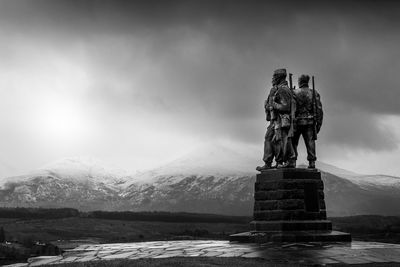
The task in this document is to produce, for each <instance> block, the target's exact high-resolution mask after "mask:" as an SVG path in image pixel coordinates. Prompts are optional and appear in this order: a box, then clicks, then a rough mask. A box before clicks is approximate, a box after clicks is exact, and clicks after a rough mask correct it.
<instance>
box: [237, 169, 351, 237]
mask: <svg viewBox="0 0 400 267" xmlns="http://www.w3.org/2000/svg"><path fill="white" fill-rule="evenodd" d="M254 200H255V201H254V213H253V219H254V220H253V221H252V222H251V223H250V226H251V229H252V231H250V232H245V233H240V234H235V235H231V236H230V240H231V241H239V242H256V243H265V242H351V235H350V234H347V233H342V232H337V231H332V223H331V222H330V221H329V220H327V218H326V206H325V196H324V183H323V181H322V179H321V173H320V172H319V171H318V170H316V169H270V170H266V171H263V172H261V173H260V174H257V178H256V183H255V186H254Z"/></svg>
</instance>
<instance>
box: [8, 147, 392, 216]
mask: <svg viewBox="0 0 400 267" xmlns="http://www.w3.org/2000/svg"><path fill="white" fill-rule="evenodd" d="M259 155H260V152H259V151H257V150H256V149H251V148H246V149H243V148H242V147H241V148H238V147H234V146H231V145H230V146H227V145H221V144H208V145H205V146H202V147H199V148H197V149H194V150H193V151H192V152H190V153H188V154H187V155H185V156H183V157H181V158H179V159H176V160H174V161H172V162H170V163H169V164H165V165H163V166H159V167H156V168H154V169H151V170H148V171H143V172H139V173H136V174H127V173H126V172H124V171H120V170H116V169H110V168H105V167H104V164H103V163H101V162H98V161H96V160H93V159H88V158H67V159H63V160H59V161H57V162H54V163H51V164H48V165H46V166H44V167H42V168H40V169H38V170H35V171H32V172H29V173H27V174H25V175H20V176H14V177H7V178H3V179H2V180H1V181H0V206H8V207H16V206H18V207H53V208H54V207H72V208H77V209H79V210H83V211H90V210H113V211H122V210H130V211H142V210H147V211H152V210H154V211H186V212H199V213H216V214H229V215H251V214H252V211H253V193H254V182H255V175H256V172H255V171H254V167H255V165H256V164H257V163H258V162H259ZM300 167H305V166H300ZM317 167H318V168H319V169H320V170H321V172H322V179H323V181H324V185H325V198H326V205H327V211H328V216H349V215H359V214H380V215H400V206H399V205H398V203H400V177H394V176H387V175H362V174H357V173H354V172H350V171H347V170H344V169H340V168H337V167H335V166H332V165H329V164H325V163H322V162H318V163H317Z"/></svg>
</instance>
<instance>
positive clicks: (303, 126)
mask: <svg viewBox="0 0 400 267" xmlns="http://www.w3.org/2000/svg"><path fill="white" fill-rule="evenodd" d="M309 81H310V76H308V75H301V76H300V77H299V88H297V89H295V90H294V91H293V92H294V94H295V97H296V116H295V117H296V119H295V125H296V127H295V131H294V135H293V138H292V142H293V147H294V150H295V153H296V159H297V156H298V152H297V146H298V145H299V139H300V135H301V136H303V139H304V143H305V145H306V149H307V160H308V162H309V165H308V168H312V169H313V168H315V161H316V160H317V157H316V154H315V140H317V134H318V133H319V131H320V129H321V125H322V119H323V111H322V104H321V100H320V96H319V94H318V93H317V92H316V90H315V84H314V76H313V77H312V87H313V88H312V89H310V88H309V86H308V83H309Z"/></svg>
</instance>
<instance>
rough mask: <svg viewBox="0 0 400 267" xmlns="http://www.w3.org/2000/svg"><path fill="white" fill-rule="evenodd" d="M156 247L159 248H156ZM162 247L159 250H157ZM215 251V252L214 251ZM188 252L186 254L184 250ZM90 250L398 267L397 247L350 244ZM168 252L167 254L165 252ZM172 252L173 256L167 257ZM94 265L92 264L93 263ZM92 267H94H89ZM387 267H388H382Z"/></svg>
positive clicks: (165, 244)
mask: <svg viewBox="0 0 400 267" xmlns="http://www.w3.org/2000/svg"><path fill="white" fill-rule="evenodd" d="M157 247H159V248H157ZM161 247H162V249H160V248H161ZM216 248H218V251H217V249H216ZM88 249H89V247H87V248H85V249H83V248H79V247H78V249H76V250H70V251H69V252H68V253H64V254H63V255H62V256H54V257H37V258H31V259H30V261H29V262H27V263H19V264H15V265H9V266H13V267H17V266H18V267H25V266H35V265H37V264H39V263H40V264H41V266H46V265H52V264H60V263H62V262H70V261H71V260H72V259H73V260H74V261H76V262H82V261H86V262H88V261H89V262H94V261H98V260H99V259H98V258H93V259H92V260H91V259H88V258H87V257H88V256H87V254H85V252H87V251H88ZM188 249H189V250H190V253H187V252H186V250H188ZM90 250H93V251H99V252H105V253H102V254H104V255H105V256H112V255H120V256H123V255H124V256H126V258H127V259H142V258H160V260H161V258H170V257H197V256H196V255H198V256H200V257H242V258H259V259H260V264H261V265H263V264H265V265H271V266H272V265H279V264H284V265H289V266H298V265H313V266H315V265H325V264H338V265H339V266H342V265H352V264H370V265H371V266H373V265H374V264H377V263H380V264H381V263H388V264H393V266H398V265H399V263H400V244H388V243H377V242H361V241H353V242H352V243H342V242H306V243H303V242H282V243H264V244H248V243H237V242H229V241H221V240H181V241H156V242H138V243H126V244H124V243H118V244H100V245H93V246H92V245H91V246H90ZM168 250H169V251H168ZM171 250H173V253H171ZM93 264H95V263H93ZM93 266H94V265H93ZM385 266H389V265H385Z"/></svg>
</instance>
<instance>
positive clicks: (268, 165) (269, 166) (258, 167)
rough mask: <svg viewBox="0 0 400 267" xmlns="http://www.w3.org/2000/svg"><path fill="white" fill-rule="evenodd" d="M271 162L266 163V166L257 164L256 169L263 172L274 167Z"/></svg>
mask: <svg viewBox="0 0 400 267" xmlns="http://www.w3.org/2000/svg"><path fill="white" fill-rule="evenodd" d="M272 168H273V167H272V166H271V163H265V165H264V166H257V168H256V170H257V171H259V172H262V171H264V170H268V169H272Z"/></svg>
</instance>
